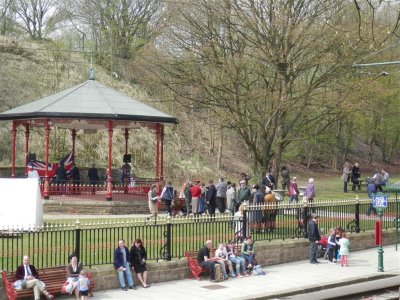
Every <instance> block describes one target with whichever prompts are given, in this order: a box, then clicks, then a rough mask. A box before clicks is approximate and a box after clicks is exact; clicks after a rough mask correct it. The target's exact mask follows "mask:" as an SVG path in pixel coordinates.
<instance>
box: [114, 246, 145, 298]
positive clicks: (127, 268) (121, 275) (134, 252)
mask: <svg viewBox="0 0 400 300" xmlns="http://www.w3.org/2000/svg"><path fill="white" fill-rule="evenodd" d="M146 261H147V253H146V249H145V247H144V246H143V242H142V240H141V239H136V240H135V242H134V243H133V244H132V246H131V249H130V250H129V249H128V247H127V246H126V245H125V241H124V240H123V239H120V240H119V241H118V247H117V248H116V249H115V251H114V269H115V270H116V271H117V273H118V279H119V283H120V286H121V289H122V290H123V291H127V290H128V288H129V289H134V290H136V285H135V282H134V280H133V277H132V273H131V268H132V270H134V271H135V273H136V274H137V277H138V279H139V281H140V283H141V285H142V286H143V287H144V288H149V287H150V286H151V285H150V284H148V283H147V268H146ZM125 279H126V281H125Z"/></svg>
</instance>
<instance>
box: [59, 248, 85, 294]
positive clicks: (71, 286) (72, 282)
mask: <svg viewBox="0 0 400 300" xmlns="http://www.w3.org/2000/svg"><path fill="white" fill-rule="evenodd" d="M82 269H83V265H82V263H81V262H78V258H77V256H76V255H75V254H71V255H70V257H69V264H68V265H67V281H66V283H65V284H64V286H65V291H66V292H67V293H69V294H71V295H72V293H75V297H76V300H79V290H78V289H77V288H76V285H77V280H78V278H79V273H80V272H81V271H82Z"/></svg>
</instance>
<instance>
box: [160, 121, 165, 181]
mask: <svg viewBox="0 0 400 300" xmlns="http://www.w3.org/2000/svg"><path fill="white" fill-rule="evenodd" d="M160 143H161V145H160V180H161V182H162V181H163V180H164V125H161V126H160Z"/></svg>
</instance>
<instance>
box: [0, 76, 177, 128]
mask: <svg viewBox="0 0 400 300" xmlns="http://www.w3.org/2000/svg"><path fill="white" fill-rule="evenodd" d="M43 119H51V120H52V121H53V122H54V123H55V125H56V126H59V127H63V128H82V129H98V128H100V127H103V122H101V121H100V120H114V121H117V122H119V123H120V125H121V127H125V128H135V127H140V126H142V125H143V123H145V124H148V125H151V124H152V123H171V124H176V123H178V122H177V119H176V118H175V117H172V116H170V115H167V114H165V113H163V112H161V111H159V110H157V109H155V108H153V107H151V106H149V105H146V104H144V103H142V102H140V101H138V100H136V99H134V98H131V97H128V96H125V95H123V94H121V93H119V92H117V91H115V90H113V89H111V88H108V87H106V86H104V85H102V84H100V83H99V82H97V81H95V80H87V81H86V82H84V83H81V84H79V85H76V86H74V87H72V88H70V89H67V90H64V91H61V92H59V93H56V94H54V95H51V96H47V97H44V98H42V99H39V100H36V101H34V102H31V103H28V104H25V105H22V106H19V107H16V108H13V109H11V110H8V111H5V112H2V113H0V120H21V121H22V120H30V122H32V123H35V120H37V121H38V123H40V120H43ZM103 128H104V127H103Z"/></svg>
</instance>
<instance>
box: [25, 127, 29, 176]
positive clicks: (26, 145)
mask: <svg viewBox="0 0 400 300" xmlns="http://www.w3.org/2000/svg"><path fill="white" fill-rule="evenodd" d="M28 163H29V123H26V124H25V176H28Z"/></svg>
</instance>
